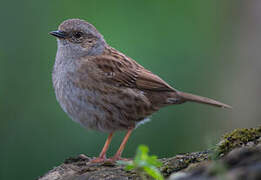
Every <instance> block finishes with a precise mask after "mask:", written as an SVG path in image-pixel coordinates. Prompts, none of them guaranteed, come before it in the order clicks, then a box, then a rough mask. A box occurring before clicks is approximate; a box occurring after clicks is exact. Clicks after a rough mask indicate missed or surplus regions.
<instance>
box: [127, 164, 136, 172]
mask: <svg viewBox="0 0 261 180" xmlns="http://www.w3.org/2000/svg"><path fill="white" fill-rule="evenodd" d="M134 168H135V166H134V165H133V164H129V165H127V166H125V170H127V171H129V170H132V169H134Z"/></svg>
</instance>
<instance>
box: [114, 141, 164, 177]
mask: <svg viewBox="0 0 261 180" xmlns="http://www.w3.org/2000/svg"><path fill="white" fill-rule="evenodd" d="M148 152H149V148H148V147H147V146H145V145H140V146H139V147H138V149H137V153H136V156H135V157H134V160H133V161H128V162H124V161H120V162H119V164H121V165H125V170H127V171H128V170H132V169H134V170H136V171H137V172H138V173H139V174H140V175H141V176H143V175H144V174H145V173H146V174H147V175H149V176H151V177H152V178H154V179H157V180H164V178H163V176H162V175H161V173H160V171H159V170H158V169H157V168H158V167H160V166H162V163H161V162H160V161H159V160H158V159H157V156H149V155H148Z"/></svg>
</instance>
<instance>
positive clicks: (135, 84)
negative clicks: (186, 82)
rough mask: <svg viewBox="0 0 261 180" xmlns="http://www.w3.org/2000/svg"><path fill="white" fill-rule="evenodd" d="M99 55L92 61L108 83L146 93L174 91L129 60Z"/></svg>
mask: <svg viewBox="0 0 261 180" xmlns="http://www.w3.org/2000/svg"><path fill="white" fill-rule="evenodd" d="M123 58H124V57H122V56H119V58H115V56H114V57H112V56H110V55H101V56H99V57H96V58H94V59H93V61H95V63H96V64H97V67H98V68H99V69H100V70H102V72H104V77H105V79H106V81H107V82H108V83H115V84H116V85H117V86H125V87H131V88H137V89H140V90H148V91H172V92H173V91H176V90H175V89H174V88H172V87H171V86H169V85H168V84H167V83H166V82H165V81H163V80H162V79H161V78H159V77H158V76H157V75H155V74H153V73H151V72H150V71H148V70H146V69H145V68H144V67H142V66H141V65H139V64H137V62H135V61H134V60H132V59H130V58H125V59H123Z"/></svg>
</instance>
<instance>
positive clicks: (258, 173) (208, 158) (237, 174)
mask: <svg viewBox="0 0 261 180" xmlns="http://www.w3.org/2000/svg"><path fill="white" fill-rule="evenodd" d="M89 161H90V158H89V157H87V156H85V155H79V156H77V157H72V158H68V159H67V160H65V162H64V163H63V164H61V165H60V166H58V167H55V168H54V169H52V170H51V171H49V172H48V173H46V174H45V175H44V176H42V177H40V178H38V180H98V179H99V180H100V179H106V180H128V179H134V180H136V179H137V180H139V179H141V177H140V176H139V175H138V174H137V173H136V172H135V171H125V170H124V167H123V166H122V165H117V164H111V163H103V164H93V163H90V162H89ZM161 161H162V162H163V166H162V167H161V168H160V170H161V172H162V174H163V176H164V177H165V178H169V179H171V180H187V179H190V180H196V179H197V180H198V179H206V180H208V179H211V180H215V179H220V178H223V179H232V180H233V179H251V180H252V179H253V180H255V179H261V127H258V128H250V129H236V130H234V131H233V132H231V133H228V134H225V135H224V136H223V138H222V140H221V141H220V142H219V143H218V144H217V146H216V147H215V148H213V149H211V150H206V151H202V152H193V153H186V154H179V155H176V156H174V157H171V158H163V159H161Z"/></svg>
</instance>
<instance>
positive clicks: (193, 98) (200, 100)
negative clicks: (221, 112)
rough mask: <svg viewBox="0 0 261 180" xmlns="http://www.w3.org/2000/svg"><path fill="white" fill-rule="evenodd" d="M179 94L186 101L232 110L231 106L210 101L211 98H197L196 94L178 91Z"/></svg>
mask: <svg viewBox="0 0 261 180" xmlns="http://www.w3.org/2000/svg"><path fill="white" fill-rule="evenodd" d="M177 94H178V95H179V96H180V97H181V98H182V99H184V101H192V102H197V103H203V104H209V105H212V106H217V107H222V108H229V109H230V108H232V107H231V106H229V105H227V104H224V103H221V102H218V101H216V100H214V99H210V98H206V97H202V96H197V95H194V94H190V93H185V92H180V91H178V92H177Z"/></svg>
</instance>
